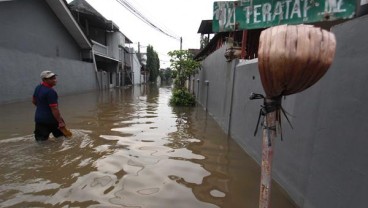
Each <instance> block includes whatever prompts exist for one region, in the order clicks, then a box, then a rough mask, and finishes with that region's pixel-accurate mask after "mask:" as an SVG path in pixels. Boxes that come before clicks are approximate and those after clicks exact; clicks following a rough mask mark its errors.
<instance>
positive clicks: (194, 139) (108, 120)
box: [0, 86, 294, 208]
mask: <svg viewBox="0 0 368 208" xmlns="http://www.w3.org/2000/svg"><path fill="white" fill-rule="evenodd" d="M170 96H171V89H170V88H169V87H161V88H158V87H154V86H150V87H148V86H138V87H131V88H126V89H114V90H109V91H103V92H90V93H84V94H79V95H73V96H63V97H60V108H61V112H62V114H63V116H64V119H65V120H66V122H67V126H68V127H69V128H70V129H71V130H72V132H73V134H74V135H73V137H72V138H71V139H65V138H62V139H57V140H54V139H53V140H50V141H47V142H43V143H36V142H35V141H34V138H33V136H32V131H33V126H34V123H33V114H34V107H33V106H32V104H31V102H23V103H16V104H10V105H1V106H0V117H1V122H0V173H1V174H0V207H129V208H166V207H169V208H173V207H175V208H202V207H203V208H207V207H208V208H210V207H229V208H230V207H231V208H238V207H251V208H252V207H258V197H259V187H258V186H259V180H260V178H259V176H260V168H259V166H258V165H257V164H256V163H255V162H254V161H253V160H252V159H251V158H250V157H249V156H248V155H247V154H246V153H245V152H244V151H243V150H242V149H241V148H240V147H239V146H238V145H237V144H236V143H235V142H234V141H232V140H231V139H229V138H228V137H227V136H226V135H225V134H224V132H222V131H221V129H220V127H219V126H218V125H217V124H216V123H215V121H214V120H213V119H212V118H211V117H210V116H208V115H207V114H206V113H205V112H204V111H203V109H202V108H201V107H197V108H171V107H169V106H168V105H167V103H168V99H169V97H170ZM272 207H274V208H278V207H279V208H289V207H294V205H293V204H292V202H291V201H290V200H289V198H288V197H287V196H286V195H285V193H284V192H283V191H282V190H281V189H280V188H279V187H278V186H277V184H273V189H272Z"/></svg>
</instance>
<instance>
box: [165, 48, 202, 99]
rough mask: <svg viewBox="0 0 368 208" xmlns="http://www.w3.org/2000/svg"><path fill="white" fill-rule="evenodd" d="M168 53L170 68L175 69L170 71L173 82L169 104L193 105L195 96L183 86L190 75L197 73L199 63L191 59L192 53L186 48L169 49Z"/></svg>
mask: <svg viewBox="0 0 368 208" xmlns="http://www.w3.org/2000/svg"><path fill="white" fill-rule="evenodd" d="M168 55H169V56H170V57H171V59H170V62H171V68H172V69H174V70H175V71H173V73H172V74H173V78H175V82H174V90H173V95H172V97H171V98H170V104H171V105H174V106H193V105H194V104H195V98H194V96H193V95H192V94H191V93H190V92H189V91H188V89H186V88H185V82H186V81H187V80H188V79H189V78H190V76H192V75H194V74H195V73H197V71H198V68H199V67H200V66H201V64H200V63H199V62H198V61H195V60H194V59H193V54H192V53H190V52H189V51H188V50H175V51H170V52H169V53H168ZM175 72H176V73H175Z"/></svg>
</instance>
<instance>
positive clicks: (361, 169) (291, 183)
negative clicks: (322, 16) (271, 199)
mask: <svg viewBox="0 0 368 208" xmlns="http://www.w3.org/2000/svg"><path fill="white" fill-rule="evenodd" d="M367 25H368V16H363V17H361V18H358V19H355V20H351V21H349V22H346V23H343V24H341V25H338V26H335V27H334V28H333V29H332V32H333V33H335V35H336V38H337V52H336V56H335V60H334V62H333V64H332V66H331V68H330V69H329V71H328V72H327V74H326V75H325V76H324V77H323V78H322V79H321V80H320V81H319V82H318V83H316V84H315V85H314V86H312V87H311V88H309V89H307V90H305V91H303V92H301V93H299V94H296V95H292V96H287V97H286V98H285V99H283V100H282V103H283V104H282V105H283V107H284V108H285V110H286V111H287V112H288V113H290V114H291V115H292V116H289V118H290V120H291V123H292V125H293V126H294V129H291V128H290V127H289V125H288V124H287V123H286V122H285V118H283V124H282V126H283V137H284V140H283V141H281V140H280V136H279V138H277V140H276V141H275V144H274V145H275V155H274V166H273V178H274V179H275V180H276V181H277V182H278V183H279V184H280V185H281V186H282V187H284V189H285V190H286V191H287V192H288V194H289V195H290V196H291V197H292V198H293V199H294V200H295V202H296V203H297V204H298V205H299V206H300V207H305V208H307V207H308V208H320V207H334V208H335V207H341V208H344V207H366V204H367V203H368V198H367V197H366V196H367V195H368V159H367V158H368V151H367V150H366V149H367V148H366V147H367V146H368V140H367V133H366V129H368V109H367V108H366V106H367V104H368V93H366V89H368V82H367V80H368V70H367V66H368V59H367V57H368V39H367V38H366V35H365V34H368V27H367ZM223 52H224V48H222V49H220V50H218V52H216V53H214V54H212V55H211V56H210V57H209V58H207V59H206V60H205V62H204V63H203V66H204V68H203V69H202V71H201V72H200V74H199V76H197V77H196V78H199V79H200V82H202V81H204V80H208V81H209V83H210V84H209V87H206V86H204V85H201V84H200V85H199V90H198V91H199V95H197V96H198V98H199V102H200V103H201V104H202V105H203V107H205V105H206V103H205V101H204V99H203V93H204V92H205V91H207V89H206V88H209V89H208V96H209V97H208V100H209V102H208V104H207V109H208V111H209V113H210V114H211V115H213V116H214V118H215V119H216V120H217V122H218V123H219V124H220V125H221V126H222V128H223V129H224V131H228V130H230V135H231V137H232V138H234V139H235V140H236V141H237V142H238V143H239V144H240V145H241V146H242V147H243V148H244V150H245V151H246V152H247V153H248V154H250V155H251V156H252V157H253V158H254V159H255V160H256V161H257V162H260V160H261V134H262V132H261V129H259V132H258V134H257V136H256V137H254V136H253V133H254V130H255V127H256V122H257V119H258V113H259V109H260V105H261V104H262V100H253V101H251V100H249V95H250V93H251V92H256V93H263V88H262V85H261V81H260V77H259V72H258V65H257V60H253V61H250V62H249V61H248V62H245V63H240V64H238V65H237V67H236V69H235V70H234V69H231V68H230V69H229V67H224V66H223V64H224V63H223V64H221V63H219V62H220V61H219V60H221V61H222V62H224V58H223V54H224V53H223ZM234 63H235V61H234ZM219 64H221V65H219ZM218 66H221V67H222V68H220V67H218ZM227 70H231V71H233V72H226V71H227ZM227 73H229V74H232V73H235V76H234V77H235V82H234V91H233V98H232V99H231V100H232V102H231V100H230V102H229V101H228V99H229V96H230V95H229V92H228V91H227V90H226V89H229V88H231V86H232V84H233V81H232V78H231V75H229V76H225V75H227ZM215 75H217V76H218V75H222V77H217V78H215V77H214V76H215ZM219 79H222V80H219ZM195 93H196V94H198V92H197V91H196V90H195ZM201 93H202V95H201ZM230 94H231V93H230ZM230 97H231V96H230ZM215 99H216V100H217V101H214V100H215ZM226 109H232V111H231V112H232V113H231V120H230V125H229V126H230V128H226V113H224V112H227V111H228V110H226ZM229 114H230V113H229Z"/></svg>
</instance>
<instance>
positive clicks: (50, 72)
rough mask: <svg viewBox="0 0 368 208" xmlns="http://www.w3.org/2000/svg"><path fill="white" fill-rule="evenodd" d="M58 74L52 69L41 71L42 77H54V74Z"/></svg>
mask: <svg viewBox="0 0 368 208" xmlns="http://www.w3.org/2000/svg"><path fill="white" fill-rule="evenodd" d="M56 75H57V74H55V73H54V72H52V71H43V72H41V75H40V77H41V79H48V78H50V77H53V76H56Z"/></svg>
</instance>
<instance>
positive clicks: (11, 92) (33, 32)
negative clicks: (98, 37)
mask: <svg viewBox="0 0 368 208" xmlns="http://www.w3.org/2000/svg"><path fill="white" fill-rule="evenodd" d="M0 27H1V32H0V77H1V81H0V104H3V103H9V102H16V101H23V100H27V99H29V100H30V99H31V97H32V94H33V90H34V87H35V86H36V85H37V84H38V83H40V82H41V80H40V77H39V76H40V73H41V71H44V70H51V71H54V72H56V73H57V74H58V75H59V76H58V84H57V86H56V89H57V91H58V92H59V94H60V95H63V94H71V93H78V92H83V91H88V90H93V89H98V82H97V81H96V80H97V79H96V74H95V70H94V66H93V64H92V63H88V62H82V61H80V60H81V49H80V48H79V46H78V44H77V43H76V41H75V40H74V39H73V38H72V36H71V35H70V34H69V33H68V32H67V30H66V29H65V27H64V25H63V24H62V23H61V22H60V21H59V19H57V17H56V16H55V14H54V13H53V12H52V10H51V9H50V8H49V6H48V5H47V4H46V2H45V1H43V0H18V1H4V2H0Z"/></svg>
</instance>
